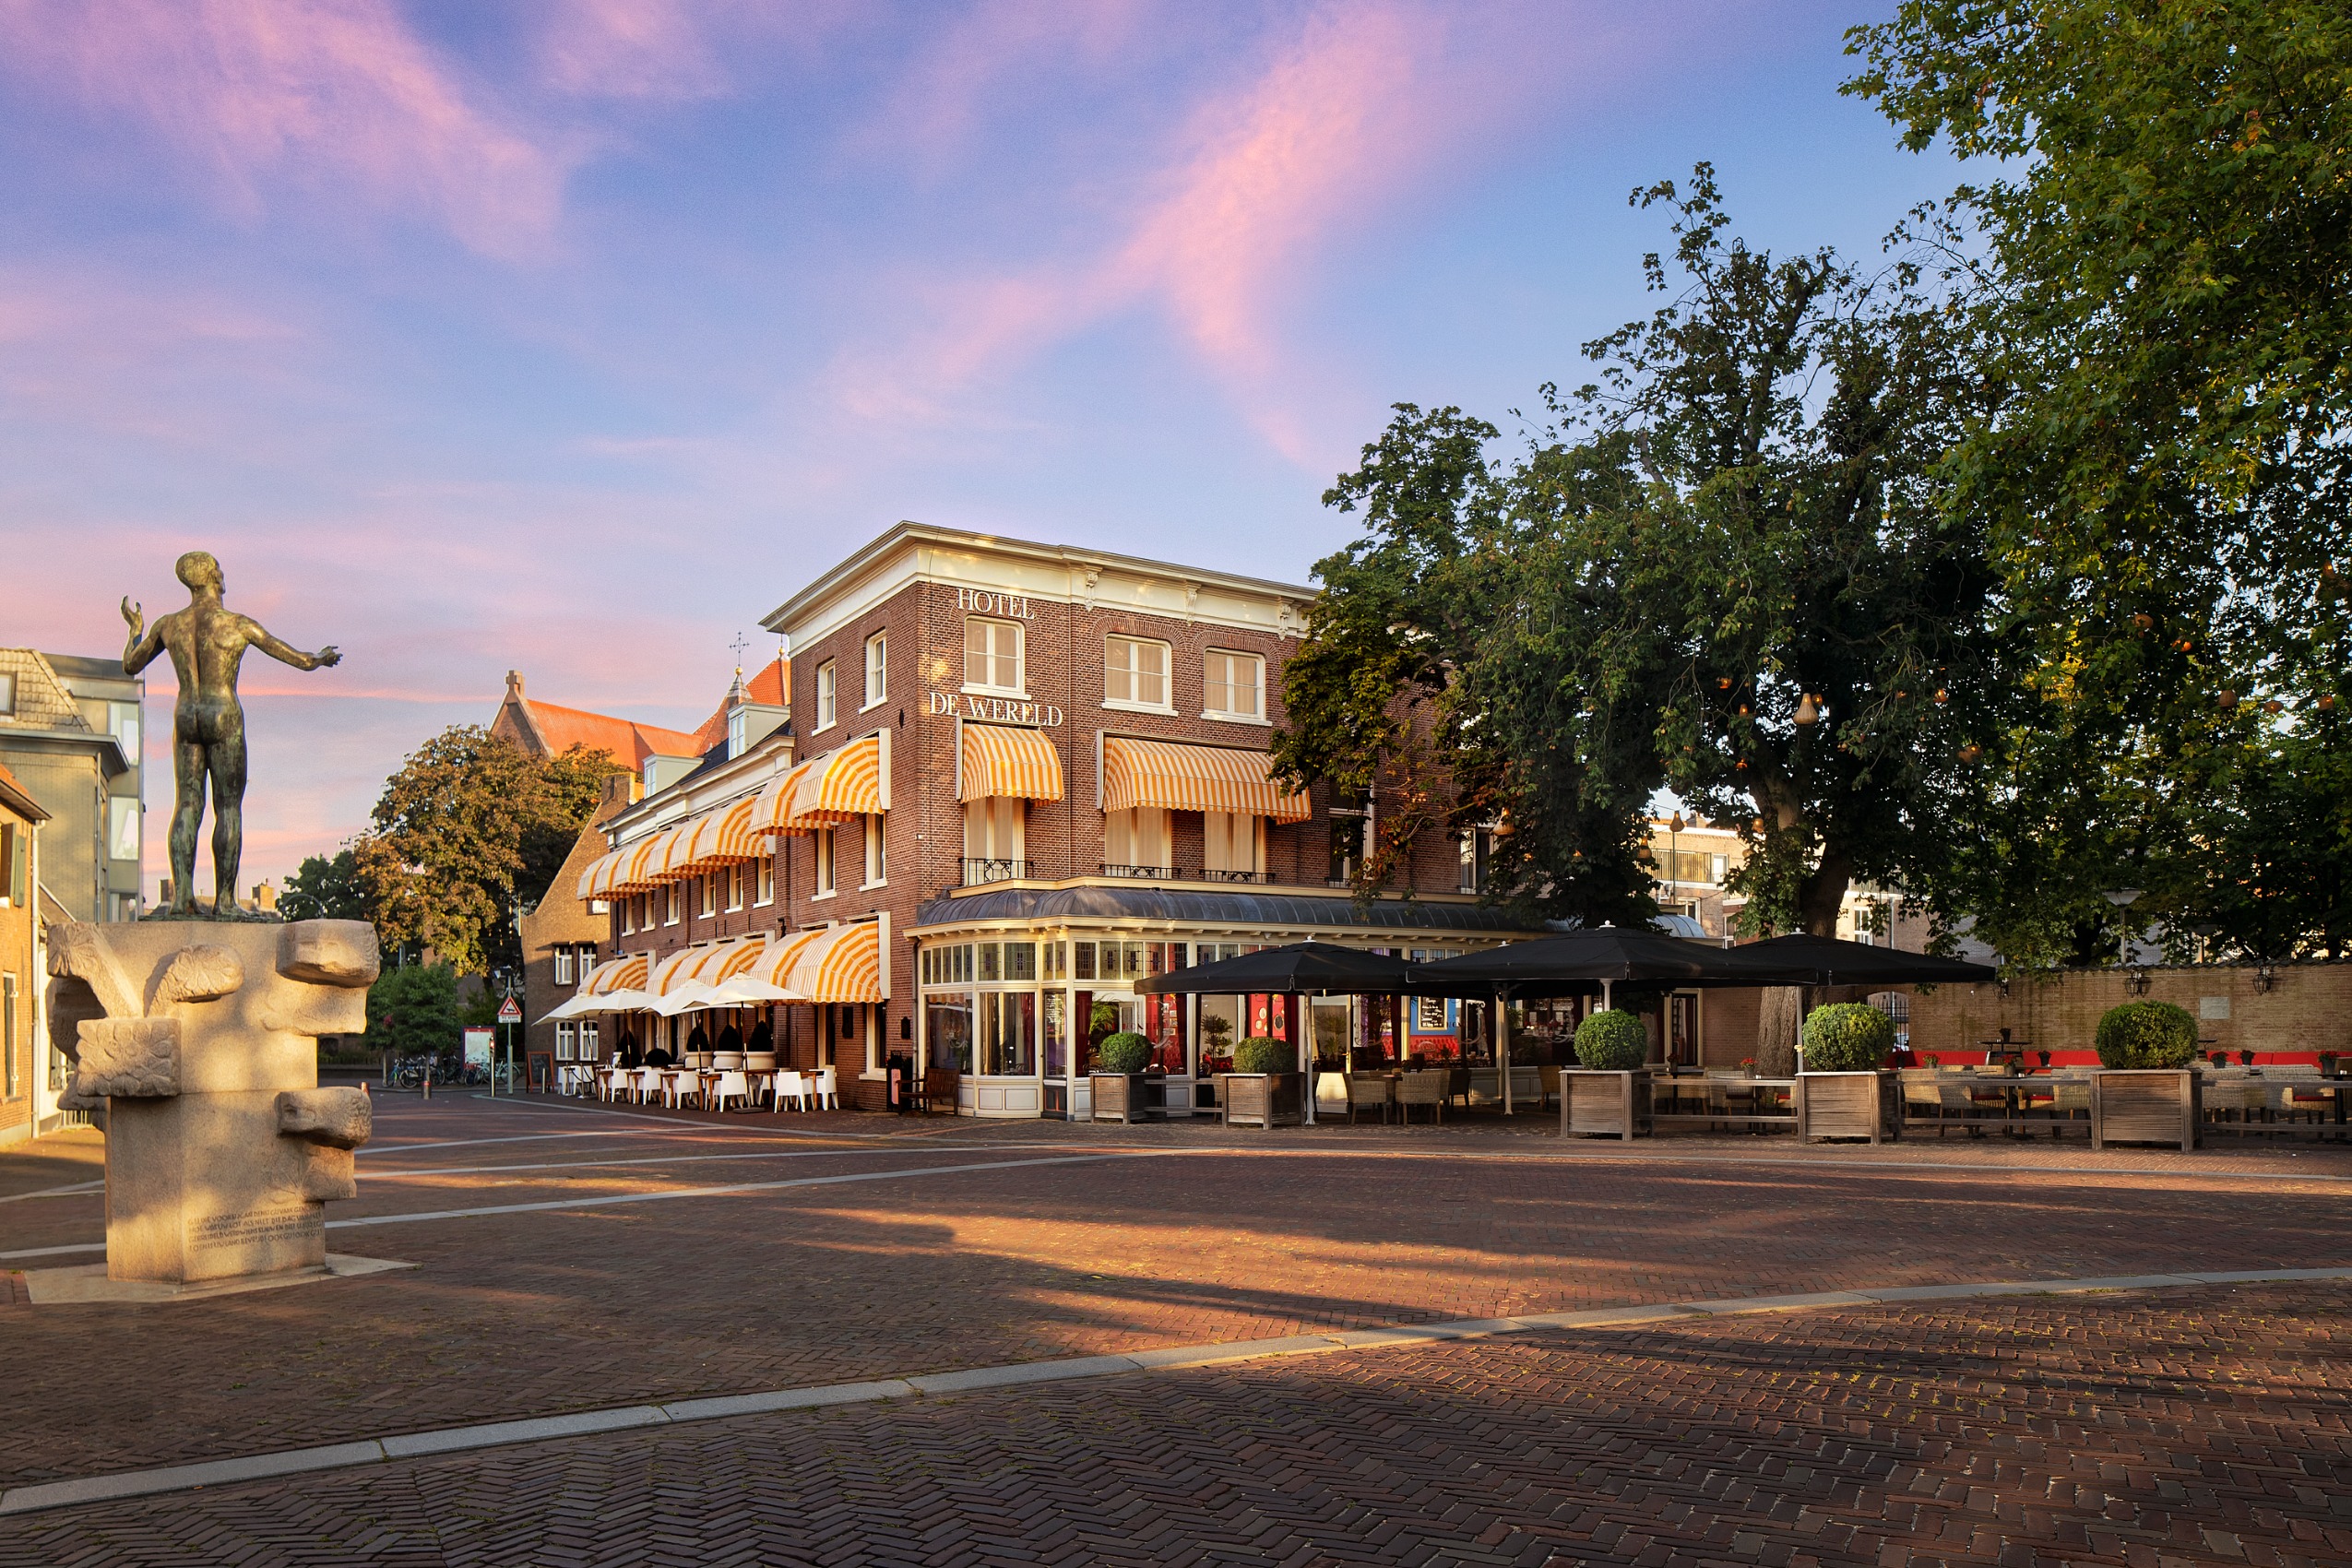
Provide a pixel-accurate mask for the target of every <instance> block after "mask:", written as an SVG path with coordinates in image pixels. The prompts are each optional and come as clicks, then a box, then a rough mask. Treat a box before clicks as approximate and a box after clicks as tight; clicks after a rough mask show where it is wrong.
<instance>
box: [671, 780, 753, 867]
mask: <svg viewBox="0 0 2352 1568" xmlns="http://www.w3.org/2000/svg"><path fill="white" fill-rule="evenodd" d="M758 803H759V798H758V797H757V796H755V795H746V796H744V797H743V798H742V800H740V801H737V802H733V803H732V804H731V805H724V806H720V807H718V808H717V809H715V810H712V811H707V812H705V813H703V814H701V815H700V816H697V817H694V818H692V819H691V820H689V821H687V822H685V823H683V824H681V825H680V826H679V829H678V834H679V836H678V839H677V842H676V844H675V845H674V846H673V848H672V849H671V865H672V866H673V867H674V868H675V872H676V874H679V875H682V876H692V875H694V874H695V873H698V872H702V871H706V870H707V869H709V868H710V867H712V866H725V865H736V864H740V863H741V862H742V861H756V860H759V859H762V858H763V857H764V856H765V855H766V853H767V851H766V849H765V848H764V847H763V845H762V842H761V840H762V838H763V837H765V836H764V835H756V834H754V833H753V832H752V811H753V808H754V806H756V805H757V804H758Z"/></svg>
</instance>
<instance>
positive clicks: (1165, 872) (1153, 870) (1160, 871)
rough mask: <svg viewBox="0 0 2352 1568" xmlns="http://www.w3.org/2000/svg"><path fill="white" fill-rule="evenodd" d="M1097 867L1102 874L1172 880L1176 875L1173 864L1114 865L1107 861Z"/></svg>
mask: <svg viewBox="0 0 2352 1568" xmlns="http://www.w3.org/2000/svg"><path fill="white" fill-rule="evenodd" d="M1097 869H1098V870H1099V871H1100V873H1102V874H1103V875H1104V876H1141V877H1158V878H1160V879H1163V880H1172V879H1173V878H1174V877H1175V875H1176V868H1175V867H1174V866H1115V865H1112V864H1111V863H1110V862H1109V861H1104V862H1103V863H1102V864H1101V865H1100V866H1099V867H1098V868H1097Z"/></svg>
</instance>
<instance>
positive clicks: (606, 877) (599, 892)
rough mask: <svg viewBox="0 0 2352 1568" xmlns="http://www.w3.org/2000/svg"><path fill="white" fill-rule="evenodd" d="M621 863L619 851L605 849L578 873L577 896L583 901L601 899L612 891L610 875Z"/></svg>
mask: <svg viewBox="0 0 2352 1568" xmlns="http://www.w3.org/2000/svg"><path fill="white" fill-rule="evenodd" d="M620 863H621V851H620V850H618V849H607V850H606V851H605V852H604V853H602V854H600V855H599V856H597V858H596V859H594V860H592V861H589V862H588V865H587V867H586V868H585V869H583V870H582V871H581V873H580V886H579V894H580V897H582V898H583V899H587V898H601V897H604V896H605V895H606V894H608V893H610V892H612V873H613V872H614V871H616V870H618V869H619V867H620Z"/></svg>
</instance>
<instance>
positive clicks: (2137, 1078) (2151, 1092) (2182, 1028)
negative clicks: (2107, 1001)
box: [2091, 1002, 2251, 1149]
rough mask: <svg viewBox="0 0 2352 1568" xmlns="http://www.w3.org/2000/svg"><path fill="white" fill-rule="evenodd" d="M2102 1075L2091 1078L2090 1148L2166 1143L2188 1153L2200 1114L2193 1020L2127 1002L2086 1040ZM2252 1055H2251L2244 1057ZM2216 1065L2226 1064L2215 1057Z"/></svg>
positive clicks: (2171, 1009) (2160, 1006)
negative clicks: (2193, 1066) (2192, 1067)
mask: <svg viewBox="0 0 2352 1568" xmlns="http://www.w3.org/2000/svg"><path fill="white" fill-rule="evenodd" d="M2092 1043H2093V1045H2094V1046H2096V1047H2097V1051H2098V1056H2099V1066H2100V1068H2101V1069H2102V1070H2101V1071H2100V1072H2098V1073H2097V1074H2095V1075H2093V1076H2092V1079H2091V1146H2092V1147H2093V1148H2104V1147H2106V1146H2108V1144H2109V1143H2157V1144H2172V1145H2176V1146H2179V1147H2180V1148H2184V1149H2186V1148H2192V1147H2194V1146H2196V1143H2197V1139H2198V1126H2197V1123H2198V1121H2199V1119H2200V1115H2201V1111H2202V1099H2203V1097H2202V1096H2201V1094H2200V1093H2199V1087H2200V1086H2199V1080H2198V1075H2196V1074H2195V1073H2192V1072H2191V1071H2189V1070H2188V1069H2189V1067H2190V1064H2191V1063H2194V1062H2195V1061H2196V1060H2197V1020H2196V1019H2194V1018H2192V1017H2191V1016H2189V1012H2188V1009H2186V1008H2184V1007H2179V1006H2176V1005H2174V1004H2172V1003H2169V1002H2127V1003H2125V1004H2122V1005H2121V1006H2120V1007H2110V1008H2108V1010H2107V1012H2106V1013H2105V1014H2104V1015H2103V1016H2101V1017H2100V1018H2099V1022H2098V1031H2097V1034H2096V1035H2094V1036H2093V1037H2092ZM2250 1054H2251V1053H2250ZM2213 1060H2214V1065H2215V1066H2216V1067H2218V1066H2221V1065H2223V1064H2225V1063H2227V1062H2228V1060H2229V1058H2228V1056H2227V1054H2226V1053H2225V1052H2222V1051H2215V1052H2214V1057H2213Z"/></svg>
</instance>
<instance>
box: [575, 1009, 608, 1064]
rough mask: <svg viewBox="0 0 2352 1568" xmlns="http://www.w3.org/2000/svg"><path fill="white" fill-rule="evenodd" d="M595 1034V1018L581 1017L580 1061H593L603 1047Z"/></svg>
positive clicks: (596, 1032)
mask: <svg viewBox="0 0 2352 1568" xmlns="http://www.w3.org/2000/svg"><path fill="white" fill-rule="evenodd" d="M597 1034H598V1031H597V1027H596V1020H595V1019H594V1018H582V1019H581V1020H580V1060H581V1061H583V1062H593V1061H595V1060H596V1059H597V1058H598V1056H599V1055H600V1053H601V1052H602V1051H603V1047H602V1046H601V1045H600V1043H599V1042H598V1039H597Z"/></svg>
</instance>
